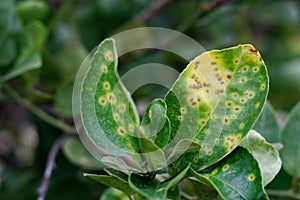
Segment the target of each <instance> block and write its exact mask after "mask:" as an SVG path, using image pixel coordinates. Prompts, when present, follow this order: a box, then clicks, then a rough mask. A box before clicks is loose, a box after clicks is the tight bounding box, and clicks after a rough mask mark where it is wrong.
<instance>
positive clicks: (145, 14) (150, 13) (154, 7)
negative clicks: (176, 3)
mask: <svg viewBox="0 0 300 200" xmlns="http://www.w3.org/2000/svg"><path fill="white" fill-rule="evenodd" d="M172 1H173V0H154V1H152V2H151V4H150V6H149V7H147V8H146V9H145V10H143V11H142V12H141V14H139V15H138V16H137V17H136V19H137V21H138V22H140V23H142V24H144V23H147V22H149V21H150V20H151V19H152V18H153V17H154V16H155V15H157V14H158V13H159V12H160V11H162V10H163V9H165V8H166V7H167V6H168V5H170V4H171V3H172Z"/></svg>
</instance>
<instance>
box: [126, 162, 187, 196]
mask: <svg viewBox="0 0 300 200" xmlns="http://www.w3.org/2000/svg"><path fill="white" fill-rule="evenodd" d="M189 167H190V166H188V167H186V168H185V169H184V170H182V171H181V172H180V173H178V174H176V175H175V176H173V177H170V178H168V179H167V180H165V181H163V182H160V181H158V180H156V179H152V180H148V179H147V178H146V177H142V176H139V175H137V174H133V173H131V174H130V175H129V179H128V182H129V185H130V187H131V188H132V189H133V190H134V191H136V192H137V193H138V194H140V195H142V196H144V197H146V198H150V199H165V198H166V197H167V194H168V190H170V189H171V188H173V187H174V186H176V185H177V184H178V183H179V182H180V181H181V180H182V179H183V178H184V177H185V175H186V173H187V172H188V170H189Z"/></svg>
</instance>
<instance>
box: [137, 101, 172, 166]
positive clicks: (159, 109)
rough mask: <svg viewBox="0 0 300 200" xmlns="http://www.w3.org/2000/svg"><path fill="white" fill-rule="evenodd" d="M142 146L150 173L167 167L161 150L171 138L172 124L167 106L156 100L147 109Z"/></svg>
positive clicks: (144, 118)
mask: <svg viewBox="0 0 300 200" xmlns="http://www.w3.org/2000/svg"><path fill="white" fill-rule="evenodd" d="M140 130H141V135H142V137H141V138H140V146H141V152H142V153H143V158H144V159H145V161H146V167H147V168H148V169H147V170H148V171H154V170H156V169H160V168H163V167H166V166H167V161H166V157H165V154H164V152H163V151H162V150H161V148H163V147H164V146H165V145H166V144H167V142H168V140H169V137H170V123H169V119H168V118H167V116H166V104H165V103H164V101H163V100H161V99H154V100H153V101H152V102H151V103H150V104H149V105H148V108H147V109H146V112H145V114H144V117H143V120H142V122H141V126H140Z"/></svg>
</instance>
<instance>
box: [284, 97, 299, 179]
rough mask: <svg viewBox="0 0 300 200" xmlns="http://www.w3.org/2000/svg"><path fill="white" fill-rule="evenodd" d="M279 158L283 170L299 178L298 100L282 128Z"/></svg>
mask: <svg viewBox="0 0 300 200" xmlns="http://www.w3.org/2000/svg"><path fill="white" fill-rule="evenodd" d="M280 142H281V143H282V144H283V149H282V150H281V152H280V153H281V154H280V155H281V158H282V163H283V168H284V170H285V171H286V172H287V173H288V174H289V175H291V176H292V177H297V178H300V168H299V166H300V102H298V103H297V104H296V105H295V106H294V107H293V109H292V110H291V111H290V113H289V116H288V120H287V122H286V124H285V126H284V128H283V130H282V135H281V141H280Z"/></svg>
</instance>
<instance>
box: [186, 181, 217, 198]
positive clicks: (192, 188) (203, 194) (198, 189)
mask: <svg viewBox="0 0 300 200" xmlns="http://www.w3.org/2000/svg"><path fill="white" fill-rule="evenodd" d="M183 184H184V187H185V188H186V189H187V190H188V191H189V192H190V193H191V194H190V195H193V196H197V197H198V198H199V199H201V200H213V199H217V197H218V192H217V191H216V190H215V189H214V188H213V187H211V186H210V185H208V184H205V183H202V182H200V181H198V180H197V179H194V178H192V177H191V178H186V179H184V180H183Z"/></svg>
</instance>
